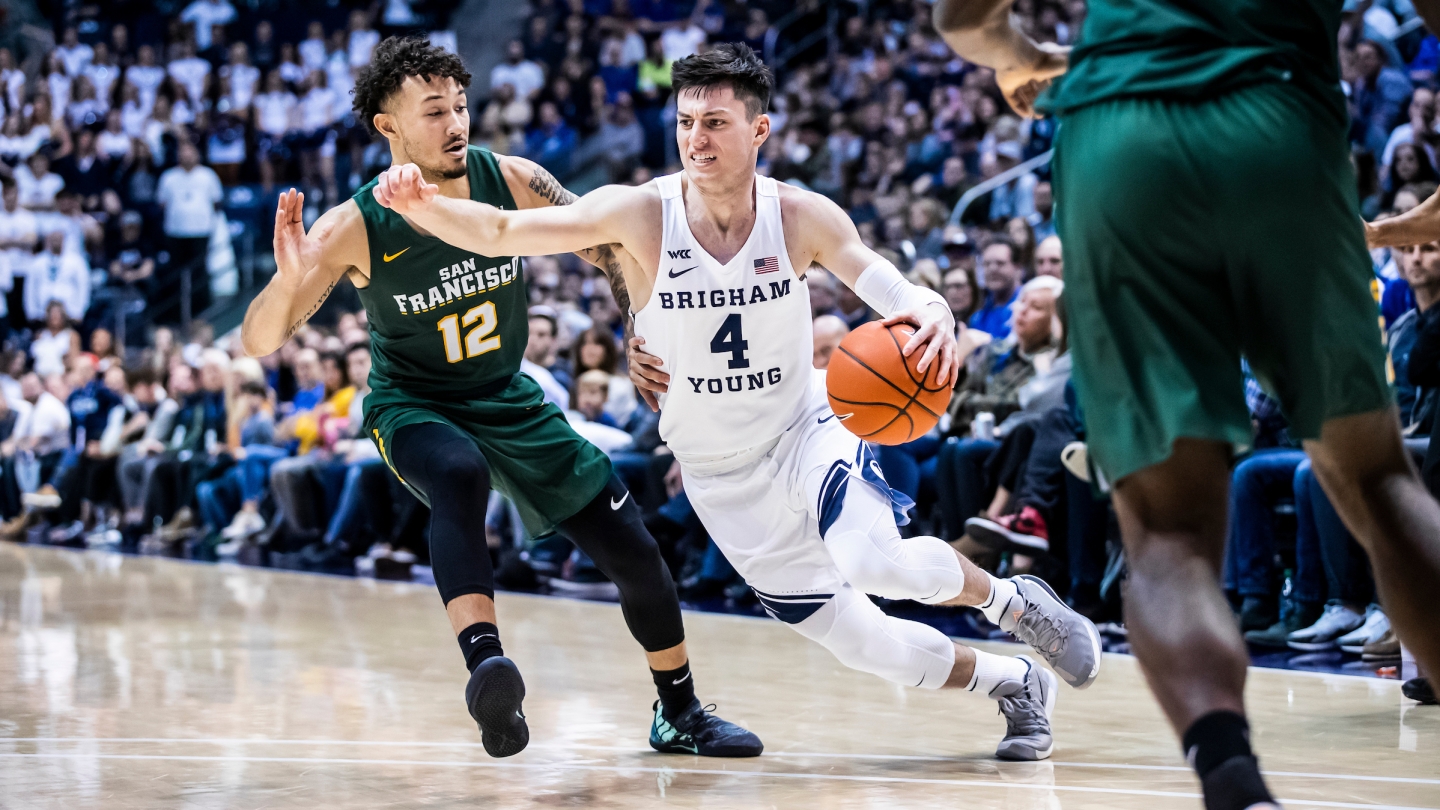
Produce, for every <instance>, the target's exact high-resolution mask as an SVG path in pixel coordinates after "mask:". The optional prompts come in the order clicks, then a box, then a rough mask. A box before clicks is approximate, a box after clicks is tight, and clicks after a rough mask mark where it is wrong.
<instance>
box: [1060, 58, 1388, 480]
mask: <svg viewBox="0 0 1440 810" xmlns="http://www.w3.org/2000/svg"><path fill="white" fill-rule="evenodd" d="M1053 173H1054V181H1055V193H1056V218H1057V227H1058V229H1059V233H1060V236H1061V238H1062V239H1063V240H1064V245H1065V301H1066V314H1067V315H1068V316H1069V322H1070V330H1071V336H1070V346H1071V350H1072V351H1073V352H1074V355H1075V357H1074V364H1075V370H1074V381H1075V390H1076V393H1077V394H1078V395H1079V399H1080V404H1081V407H1082V408H1083V409H1084V412H1085V423H1086V435H1087V441H1088V442H1089V445H1090V453H1091V457H1092V458H1094V459H1095V461H1096V463H1097V465H1098V467H1099V468H1100V470H1101V471H1102V472H1104V473H1105V475H1106V476H1107V477H1108V478H1109V479H1110V480H1111V481H1118V480H1120V479H1122V478H1124V477H1125V476H1127V475H1129V474H1131V473H1133V472H1136V471H1137V470H1141V469H1144V468H1145V467H1149V466H1151V465H1153V464H1157V463H1159V462H1161V461H1164V460H1165V459H1166V458H1168V457H1169V455H1170V453H1171V448H1172V446H1173V444H1174V442H1175V440H1176V439H1179V438H1193V439H1209V440H1215V441H1222V442H1228V443H1230V444H1231V445H1233V446H1235V447H1236V448H1237V449H1238V448H1244V447H1248V446H1249V444H1250V441H1251V426H1250V419H1249V413H1248V411H1247V409H1246V407H1245V399H1244V383H1243V377H1242V373H1241V368H1240V361H1241V357H1242V355H1243V356H1244V357H1246V358H1248V359H1249V361H1250V364H1251V368H1252V369H1253V370H1254V372H1255V375H1256V377H1257V378H1258V379H1259V380H1260V383H1261V385H1262V386H1263V387H1264V388H1265V390H1266V391H1268V392H1270V393H1271V394H1273V395H1274V396H1275V397H1276V398H1277V399H1278V400H1279V402H1280V405H1281V407H1282V408H1283V409H1284V412H1285V415H1286V417H1287V418H1288V419H1289V420H1290V425H1291V434H1292V435H1293V436H1295V437H1297V438H1300V439H1313V438H1317V437H1318V436H1319V435H1320V426H1321V425H1322V424H1323V423H1324V422H1325V421H1326V420H1328V419H1332V418H1335V417H1339V416H1345V415H1349V414H1356V413H1362V412H1366V411H1374V410H1378V409H1382V408H1385V407H1387V406H1389V405H1390V404H1391V402H1392V396H1391V391H1390V388H1389V386H1388V385H1387V382H1386V374H1385V352H1384V347H1383V343H1382V337H1381V332H1380V327H1379V320H1378V312H1377V310H1376V306H1375V299H1374V297H1373V296H1372V294H1371V290H1370V283H1371V279H1372V277H1373V274H1372V271H1371V263H1370V257H1369V255H1368V254H1367V252H1366V249H1365V240H1364V234H1363V232H1362V229H1361V225H1360V215H1359V207H1358V203H1357V199H1356V189H1355V173H1354V171H1353V169H1352V168H1351V165H1350V162H1349V152H1348V149H1347V145H1346V140H1345V131H1344V128H1343V125H1342V124H1341V123H1340V122H1337V120H1336V119H1335V117H1334V116H1333V115H1327V113H1326V112H1325V110H1324V108H1322V107H1321V106H1320V105H1319V103H1318V102H1316V101H1314V100H1312V99H1311V98H1310V97H1309V96H1307V95H1305V94H1304V93H1303V92H1302V91H1300V90H1299V89H1298V88H1296V87H1292V86H1290V85H1288V84H1281V83H1275V84H1261V85H1255V86H1252V87H1247V88H1244V89H1241V90H1237V91H1235V92H1232V93H1229V94H1226V95H1223V96H1220V97H1217V98H1214V99H1210V100H1207V101H1203V102H1180V101H1171V100H1166V99H1161V98H1128V99H1118V100H1113V101H1108V102H1102V103H1099V104H1095V105H1093V106H1089V107H1084V108H1082V109H1079V110H1076V111H1075V112H1073V113H1070V114H1068V115H1065V116H1063V117H1062V118H1061V120H1060V127H1059V132H1058V134H1057V139H1056V147H1055V160H1054V166H1053Z"/></svg>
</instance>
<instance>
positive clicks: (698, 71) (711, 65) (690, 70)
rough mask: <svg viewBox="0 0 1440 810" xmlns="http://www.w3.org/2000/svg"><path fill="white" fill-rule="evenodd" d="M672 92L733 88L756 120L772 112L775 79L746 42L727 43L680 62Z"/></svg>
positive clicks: (674, 70) (673, 75)
mask: <svg viewBox="0 0 1440 810" xmlns="http://www.w3.org/2000/svg"><path fill="white" fill-rule="evenodd" d="M670 83H671V89H672V90H673V91H674V93H675V95H676V96H679V95H681V94H682V93H684V92H686V91H687V90H693V91H697V92H700V93H704V92H707V91H709V90H715V89H718V88H721V87H728V88H730V90H731V92H733V93H734V94H735V97H736V98H738V99H740V100H741V101H744V102H745V112H746V113H747V114H748V115H749V116H750V118H752V119H753V118H754V117H755V116H757V115H759V114H761V113H763V112H765V111H767V110H769V109H770V95H771V94H772V93H774V92H775V76H774V74H772V73H771V72H770V68H768V67H766V66H765V63H764V62H762V61H760V57H759V56H758V55H757V54H756V53H755V52H754V51H752V50H751V49H750V46H749V45H746V44H745V43H743V42H725V43H721V44H719V45H716V46H715V47H714V48H711V49H710V51H709V52H707V53H697V54H695V55H693V56H687V57H685V58H684V59H680V60H677V61H676V62H675V64H674V65H672V66H671V67H670Z"/></svg>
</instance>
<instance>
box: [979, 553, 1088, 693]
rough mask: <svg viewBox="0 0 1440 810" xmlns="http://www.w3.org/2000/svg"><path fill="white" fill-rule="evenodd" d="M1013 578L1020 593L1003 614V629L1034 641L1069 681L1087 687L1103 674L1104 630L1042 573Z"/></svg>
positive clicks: (1021, 638) (1001, 618)
mask: <svg viewBox="0 0 1440 810" xmlns="http://www.w3.org/2000/svg"><path fill="white" fill-rule="evenodd" d="M1010 581H1011V582H1013V583H1015V587H1016V588H1017V589H1018V590H1019V595H1018V596H1015V597H1014V598H1012V599H1011V600H1010V604H1009V605H1007V606H1006V607H1005V612H1004V613H1003V614H1001V616H1000V629H1001V630H1004V631H1005V632H1007V633H1010V634H1011V635H1013V636H1015V638H1018V639H1020V640H1021V641H1023V642H1024V643H1026V644H1029V645H1030V648H1031V649H1033V650H1034V651H1035V652H1036V653H1038V654H1039V655H1040V657H1041V658H1044V659H1045V662H1046V663H1047V664H1049V665H1050V666H1051V667H1052V668H1054V670H1055V671H1056V672H1057V673H1059V675H1060V677H1061V678H1064V679H1065V682H1066V683H1068V684H1070V685H1071V686H1073V687H1075V688H1076V689H1084V688H1085V687H1087V686H1089V685H1090V684H1092V683H1094V682H1095V678H1096V677H1097V676H1098V675H1099V674H1100V657H1101V653H1102V652H1104V650H1103V648H1102V647H1101V646H1100V632H1099V631H1098V630H1096V629H1095V625H1094V623H1092V622H1091V621H1090V620H1089V619H1087V618H1085V617H1084V616H1081V615H1080V614H1079V613H1076V612H1075V611H1073V610H1071V609H1070V607H1069V606H1067V605H1066V604H1065V603H1064V602H1062V601H1060V597H1058V596H1056V595H1055V592H1054V591H1052V590H1050V586H1049V585H1047V584H1045V581H1044V580H1042V579H1040V578H1039V577H1033V576H1030V575H1029V574H1021V575H1020V576H1018V577H1012V578H1011V579H1010Z"/></svg>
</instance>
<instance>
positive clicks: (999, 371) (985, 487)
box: [936, 279, 1056, 538]
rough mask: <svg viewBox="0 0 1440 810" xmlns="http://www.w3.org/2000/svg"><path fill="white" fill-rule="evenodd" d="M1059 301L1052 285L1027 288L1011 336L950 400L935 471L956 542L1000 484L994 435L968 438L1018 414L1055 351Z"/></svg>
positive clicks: (988, 351) (974, 358) (995, 344)
mask: <svg viewBox="0 0 1440 810" xmlns="http://www.w3.org/2000/svg"><path fill="white" fill-rule="evenodd" d="M1055 298H1056V287H1055V282H1054V281H1053V280H1052V279H1036V280H1034V281H1031V282H1028V283H1027V284H1026V285H1025V287H1023V288H1022V289H1021V290H1020V292H1019V294H1018V296H1017V301H1016V307H1015V317H1014V330H1013V333H1012V334H1009V335H1008V336H1007V337H1006V338H1004V339H997V340H994V341H992V342H990V343H988V344H987V345H985V346H984V347H983V348H982V349H980V350H979V351H978V352H975V353H974V354H972V355H971V356H970V359H969V360H968V361H967V362H966V364H965V366H964V367H963V368H962V369H961V372H960V380H959V382H958V384H957V385H956V390H955V396H954V397H953V398H952V399H951V400H950V408H949V415H950V428H949V438H948V439H947V440H946V442H945V444H944V446H942V447H941V449H940V460H939V463H938V464H937V466H936V475H937V477H938V480H937V486H938V487H939V490H940V505H941V507H942V509H943V510H944V512H945V528H946V531H947V532H949V533H950V535H951V537H952V538H954V537H958V536H959V535H960V533H961V530H962V527H963V526H964V522H965V520H966V519H967V518H971V517H974V516H975V515H976V514H979V513H980V511H981V509H983V508H985V507H986V506H987V505H988V504H990V503H991V501H992V499H993V498H994V493H995V490H996V483H997V482H995V481H987V480H986V477H985V462H986V460H987V459H988V458H989V457H990V454H991V453H993V452H994V451H995V450H996V449H998V448H999V446H1000V445H999V443H998V442H996V441H995V439H994V437H993V435H978V436H977V435H969V434H971V432H972V431H971V426H972V422H973V421H974V419H975V417H976V416H977V415H978V414H980V413H988V414H990V419H991V420H992V424H996V425H998V424H1000V423H1002V422H1004V421H1005V418H1006V417H1008V416H1010V414H1012V413H1015V412H1016V411H1018V410H1020V389H1021V388H1022V387H1023V386H1024V385H1025V384H1026V383H1028V382H1030V381H1031V380H1032V379H1033V378H1034V377H1035V372H1036V367H1037V365H1048V362H1047V361H1048V360H1049V359H1050V357H1051V356H1053V352H1054V351H1055V347H1054V345H1053V344H1054V340H1055V334H1054V327H1055ZM1037 361H1038V362H1037Z"/></svg>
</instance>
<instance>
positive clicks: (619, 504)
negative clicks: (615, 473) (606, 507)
mask: <svg viewBox="0 0 1440 810" xmlns="http://www.w3.org/2000/svg"><path fill="white" fill-rule="evenodd" d="M629 497H630V493H629V492H626V493H625V497H623V498H621V499H620V500H618V501H616V500H612V501H610V511H612V512H614V511H616V510H617V509H619V508H620V507H622V506H624V505H625V501H626V500H628V499H629Z"/></svg>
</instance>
